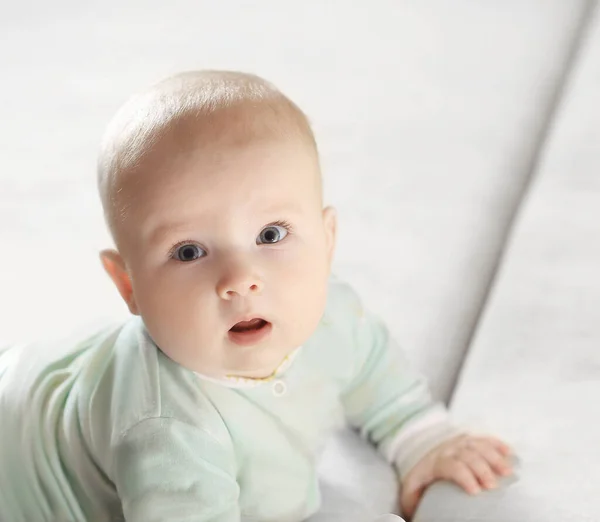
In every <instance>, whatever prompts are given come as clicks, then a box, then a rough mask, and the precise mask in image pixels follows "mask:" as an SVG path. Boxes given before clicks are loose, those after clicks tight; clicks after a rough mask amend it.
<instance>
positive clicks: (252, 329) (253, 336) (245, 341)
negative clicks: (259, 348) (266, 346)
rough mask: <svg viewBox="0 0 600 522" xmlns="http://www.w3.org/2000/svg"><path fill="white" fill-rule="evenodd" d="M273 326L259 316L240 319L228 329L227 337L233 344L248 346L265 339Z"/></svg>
mask: <svg viewBox="0 0 600 522" xmlns="http://www.w3.org/2000/svg"><path fill="white" fill-rule="evenodd" d="M272 328H273V326H272V325H271V323H270V322H269V321H265V320H264V319H261V318H260V317H256V318H254V319H250V320H249V321H240V322H239V323H236V324H234V325H233V326H232V327H231V328H230V329H229V332H228V333H229V339H230V340H231V341H233V342H234V343H235V344H239V345H241V346H249V345H254V344H257V343H259V342H261V341H263V340H265V339H266V338H267V337H268V336H269V334H270V332H271V330H272Z"/></svg>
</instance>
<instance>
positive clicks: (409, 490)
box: [400, 481, 426, 519]
mask: <svg viewBox="0 0 600 522" xmlns="http://www.w3.org/2000/svg"><path fill="white" fill-rule="evenodd" d="M425 487H426V486H425V485H424V484H422V483H420V482H417V481H413V482H407V483H404V484H403V485H402V491H401V494H400V510H401V511H402V516H404V517H406V518H408V519H411V518H412V516H413V515H414V514H415V511H416V510H417V506H418V505H419V501H420V500H421V497H422V496H423V492H424V491H425Z"/></svg>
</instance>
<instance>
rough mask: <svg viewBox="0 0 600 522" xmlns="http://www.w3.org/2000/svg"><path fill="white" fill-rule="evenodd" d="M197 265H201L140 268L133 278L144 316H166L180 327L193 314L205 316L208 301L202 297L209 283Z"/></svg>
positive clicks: (165, 318)
mask: <svg viewBox="0 0 600 522" xmlns="http://www.w3.org/2000/svg"><path fill="white" fill-rule="evenodd" d="M194 268H197V267H189V269H188V268H187V267H186V268H184V269H180V270H178V269H177V268H174V267H165V268H164V269H162V270H153V271H143V270H142V271H140V272H139V275H138V277H136V278H134V279H133V287H134V295H135V297H136V302H137V304H138V307H139V309H140V311H141V312H142V315H143V316H144V318H146V316H147V317H148V318H152V319H153V320H155V321H160V320H161V319H162V321H161V322H166V320H167V319H168V321H169V322H170V323H172V324H173V326H174V327H175V328H178V327H179V325H181V324H185V323H186V321H189V318H190V317H199V316H203V315H204V314H205V313H206V310H205V308H207V303H206V301H207V300H206V299H202V296H206V295H207V289H206V288H205V287H206V282H205V281H204V280H203V278H201V277H198V272H197V271H195V270H194Z"/></svg>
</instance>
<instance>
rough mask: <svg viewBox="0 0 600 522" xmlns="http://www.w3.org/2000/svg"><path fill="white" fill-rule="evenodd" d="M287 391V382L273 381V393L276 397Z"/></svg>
mask: <svg viewBox="0 0 600 522" xmlns="http://www.w3.org/2000/svg"><path fill="white" fill-rule="evenodd" d="M286 391H287V386H286V385H285V382H283V381H275V382H274V383H273V395H275V397H281V396H282V395H284V394H285V392H286Z"/></svg>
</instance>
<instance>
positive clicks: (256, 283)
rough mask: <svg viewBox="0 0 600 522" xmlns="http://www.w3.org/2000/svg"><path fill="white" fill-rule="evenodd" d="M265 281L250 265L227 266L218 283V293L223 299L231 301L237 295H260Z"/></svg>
mask: <svg viewBox="0 0 600 522" xmlns="http://www.w3.org/2000/svg"><path fill="white" fill-rule="evenodd" d="M262 289H263V282H262V280H261V278H260V277H258V276H256V275H255V274H254V273H253V271H252V270H250V268H249V267H244V266H240V265H239V264H238V265H236V266H230V267H227V268H225V270H224V271H223V274H222V276H221V278H220V279H219V282H218V283H217V294H218V295H219V297H220V298H221V299H225V300H226V301H231V300H232V299H234V298H235V297H248V296H250V295H260V294H261V292H262Z"/></svg>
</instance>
